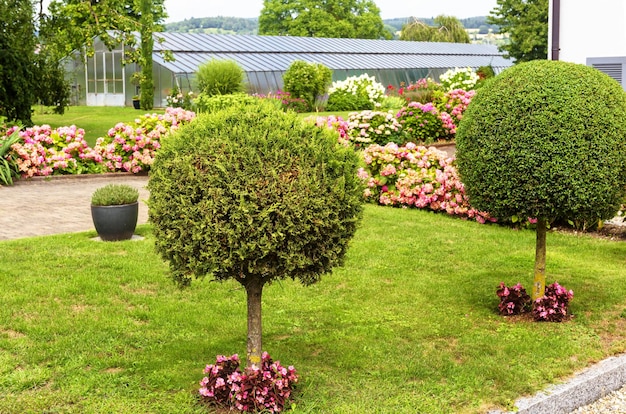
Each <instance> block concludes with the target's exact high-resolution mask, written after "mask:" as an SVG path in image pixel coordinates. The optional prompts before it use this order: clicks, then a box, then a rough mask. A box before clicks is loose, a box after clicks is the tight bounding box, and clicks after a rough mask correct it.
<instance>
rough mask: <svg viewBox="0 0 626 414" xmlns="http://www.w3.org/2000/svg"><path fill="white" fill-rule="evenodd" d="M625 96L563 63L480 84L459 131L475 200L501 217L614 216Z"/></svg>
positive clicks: (523, 67)
mask: <svg viewBox="0 0 626 414" xmlns="http://www.w3.org/2000/svg"><path fill="white" fill-rule="evenodd" d="M624 137H626V94H625V93H624V91H623V90H622V88H621V86H620V85H619V84H618V83H617V82H615V81H614V80H612V79H611V78H609V77H608V76H607V75H605V74H603V73H601V72H599V71H597V70H595V69H593V68H590V67H587V66H583V65H577V64H572V63H566V62H557V61H532V62H527V63H521V64H519V65H515V66H513V67H512V68H509V69H507V70H506V71H504V72H503V73H501V74H500V75H499V76H497V77H495V78H493V79H491V80H489V81H488V82H486V84H485V85H484V86H483V87H482V88H481V89H479V90H478V92H477V94H476V96H475V97H474V98H473V100H472V102H471V104H470V105H469V107H468V109H467V111H466V112H465V114H464V117H463V122H461V124H460V126H459V128H458V129H457V134H456V146H457V163H458V168H459V173H460V175H461V180H462V181H463V183H464V184H465V188H466V191H467V193H468V195H469V197H470V202H471V203H472V206H474V207H476V208H478V209H481V210H486V211H489V212H490V213H491V214H493V215H495V216H496V217H498V218H501V219H504V218H509V217H513V216H519V217H520V218H525V217H533V218H543V219H547V220H555V219H565V220H596V221H597V220H598V219H602V218H608V217H612V216H613V215H614V214H615V212H616V211H617V209H618V207H619V204H620V202H621V201H622V200H623V199H624V198H623V196H624V191H625V185H626V152H625V151H624V142H625V138H624Z"/></svg>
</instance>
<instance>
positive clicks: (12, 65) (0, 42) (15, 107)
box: [0, 0, 36, 125]
mask: <svg viewBox="0 0 626 414" xmlns="http://www.w3.org/2000/svg"><path fill="white" fill-rule="evenodd" d="M35 58H36V56H35V26H34V22H33V6H32V4H31V2H30V0H0V116H3V117H5V118H6V119H7V120H8V121H21V122H22V123H24V124H26V125H30V124H32V121H31V107H32V105H33V103H35V91H34V87H35V71H36V67H35V65H34V62H35Z"/></svg>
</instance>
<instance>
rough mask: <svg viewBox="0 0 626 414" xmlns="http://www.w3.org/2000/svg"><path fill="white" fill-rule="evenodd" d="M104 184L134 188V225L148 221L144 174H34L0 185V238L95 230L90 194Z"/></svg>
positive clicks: (146, 182) (145, 177)
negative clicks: (136, 202)
mask: <svg viewBox="0 0 626 414" xmlns="http://www.w3.org/2000/svg"><path fill="white" fill-rule="evenodd" d="M106 184H128V185H131V186H133V187H135V188H137V189H138V190H139V218H138V221H137V224H144V223H146V222H147V221H148V206H147V205H146V203H145V201H146V200H147V199H148V196H149V193H148V190H147V189H146V186H147V184H148V176H147V175H138V176H137V175H132V174H101V175H78V176H58V177H52V178H44V177H35V178H33V179H30V180H19V181H17V182H16V183H15V184H14V185H13V186H2V187H0V240H8V239H18V238H22V237H33V236H44V235H50V234H60V233H73V232H82V231H89V230H94V231H95V229H94V226H93V222H92V220H91V208H90V205H91V195H92V194H93V192H94V191H95V190H96V189H98V188H100V187H102V186H104V185H106Z"/></svg>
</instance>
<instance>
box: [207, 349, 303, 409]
mask: <svg viewBox="0 0 626 414" xmlns="http://www.w3.org/2000/svg"><path fill="white" fill-rule="evenodd" d="M204 373H205V375H206V376H205V377H204V378H203V379H202V380H201V381H200V390H199V394H200V397H201V399H202V401H203V402H205V403H208V404H213V405H217V406H220V407H227V408H230V409H232V410H237V411H241V412H268V413H278V412H281V411H283V409H284V407H285V404H286V403H287V402H288V401H289V399H290V397H291V394H292V392H293V388H294V385H295V384H296V383H297V382H298V375H297V374H296V370H295V369H294V367H291V366H290V367H288V368H285V367H283V366H281V365H280V361H276V362H274V361H272V359H271V358H270V356H269V354H268V353H267V352H264V353H263V357H262V361H261V367H260V368H253V369H246V370H245V372H242V371H241V370H240V368H239V357H238V355H237V354H235V355H232V356H230V357H225V356H218V357H217V360H216V362H215V364H214V365H207V366H206V368H205V369H204Z"/></svg>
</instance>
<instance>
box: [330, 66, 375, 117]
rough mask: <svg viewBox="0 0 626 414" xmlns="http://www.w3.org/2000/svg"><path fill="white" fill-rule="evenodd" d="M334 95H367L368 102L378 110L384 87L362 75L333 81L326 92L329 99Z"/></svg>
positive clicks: (371, 78) (372, 77) (372, 78)
mask: <svg viewBox="0 0 626 414" xmlns="http://www.w3.org/2000/svg"><path fill="white" fill-rule="evenodd" d="M334 93H349V94H351V95H355V96H358V95H359V94H362V93H365V94H367V98H368V100H369V101H370V102H371V103H372V104H373V105H374V107H376V108H378V107H380V106H381V103H382V101H383V98H384V97H385V87H384V86H383V85H382V84H381V83H379V82H377V81H376V78H375V77H374V76H369V75H368V74H367V73H364V74H362V75H360V76H350V77H348V78H347V79H346V80H343V81H335V82H333V84H332V85H331V87H330V89H329V90H328V95H329V97H330V96H332V95H333V94H334Z"/></svg>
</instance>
